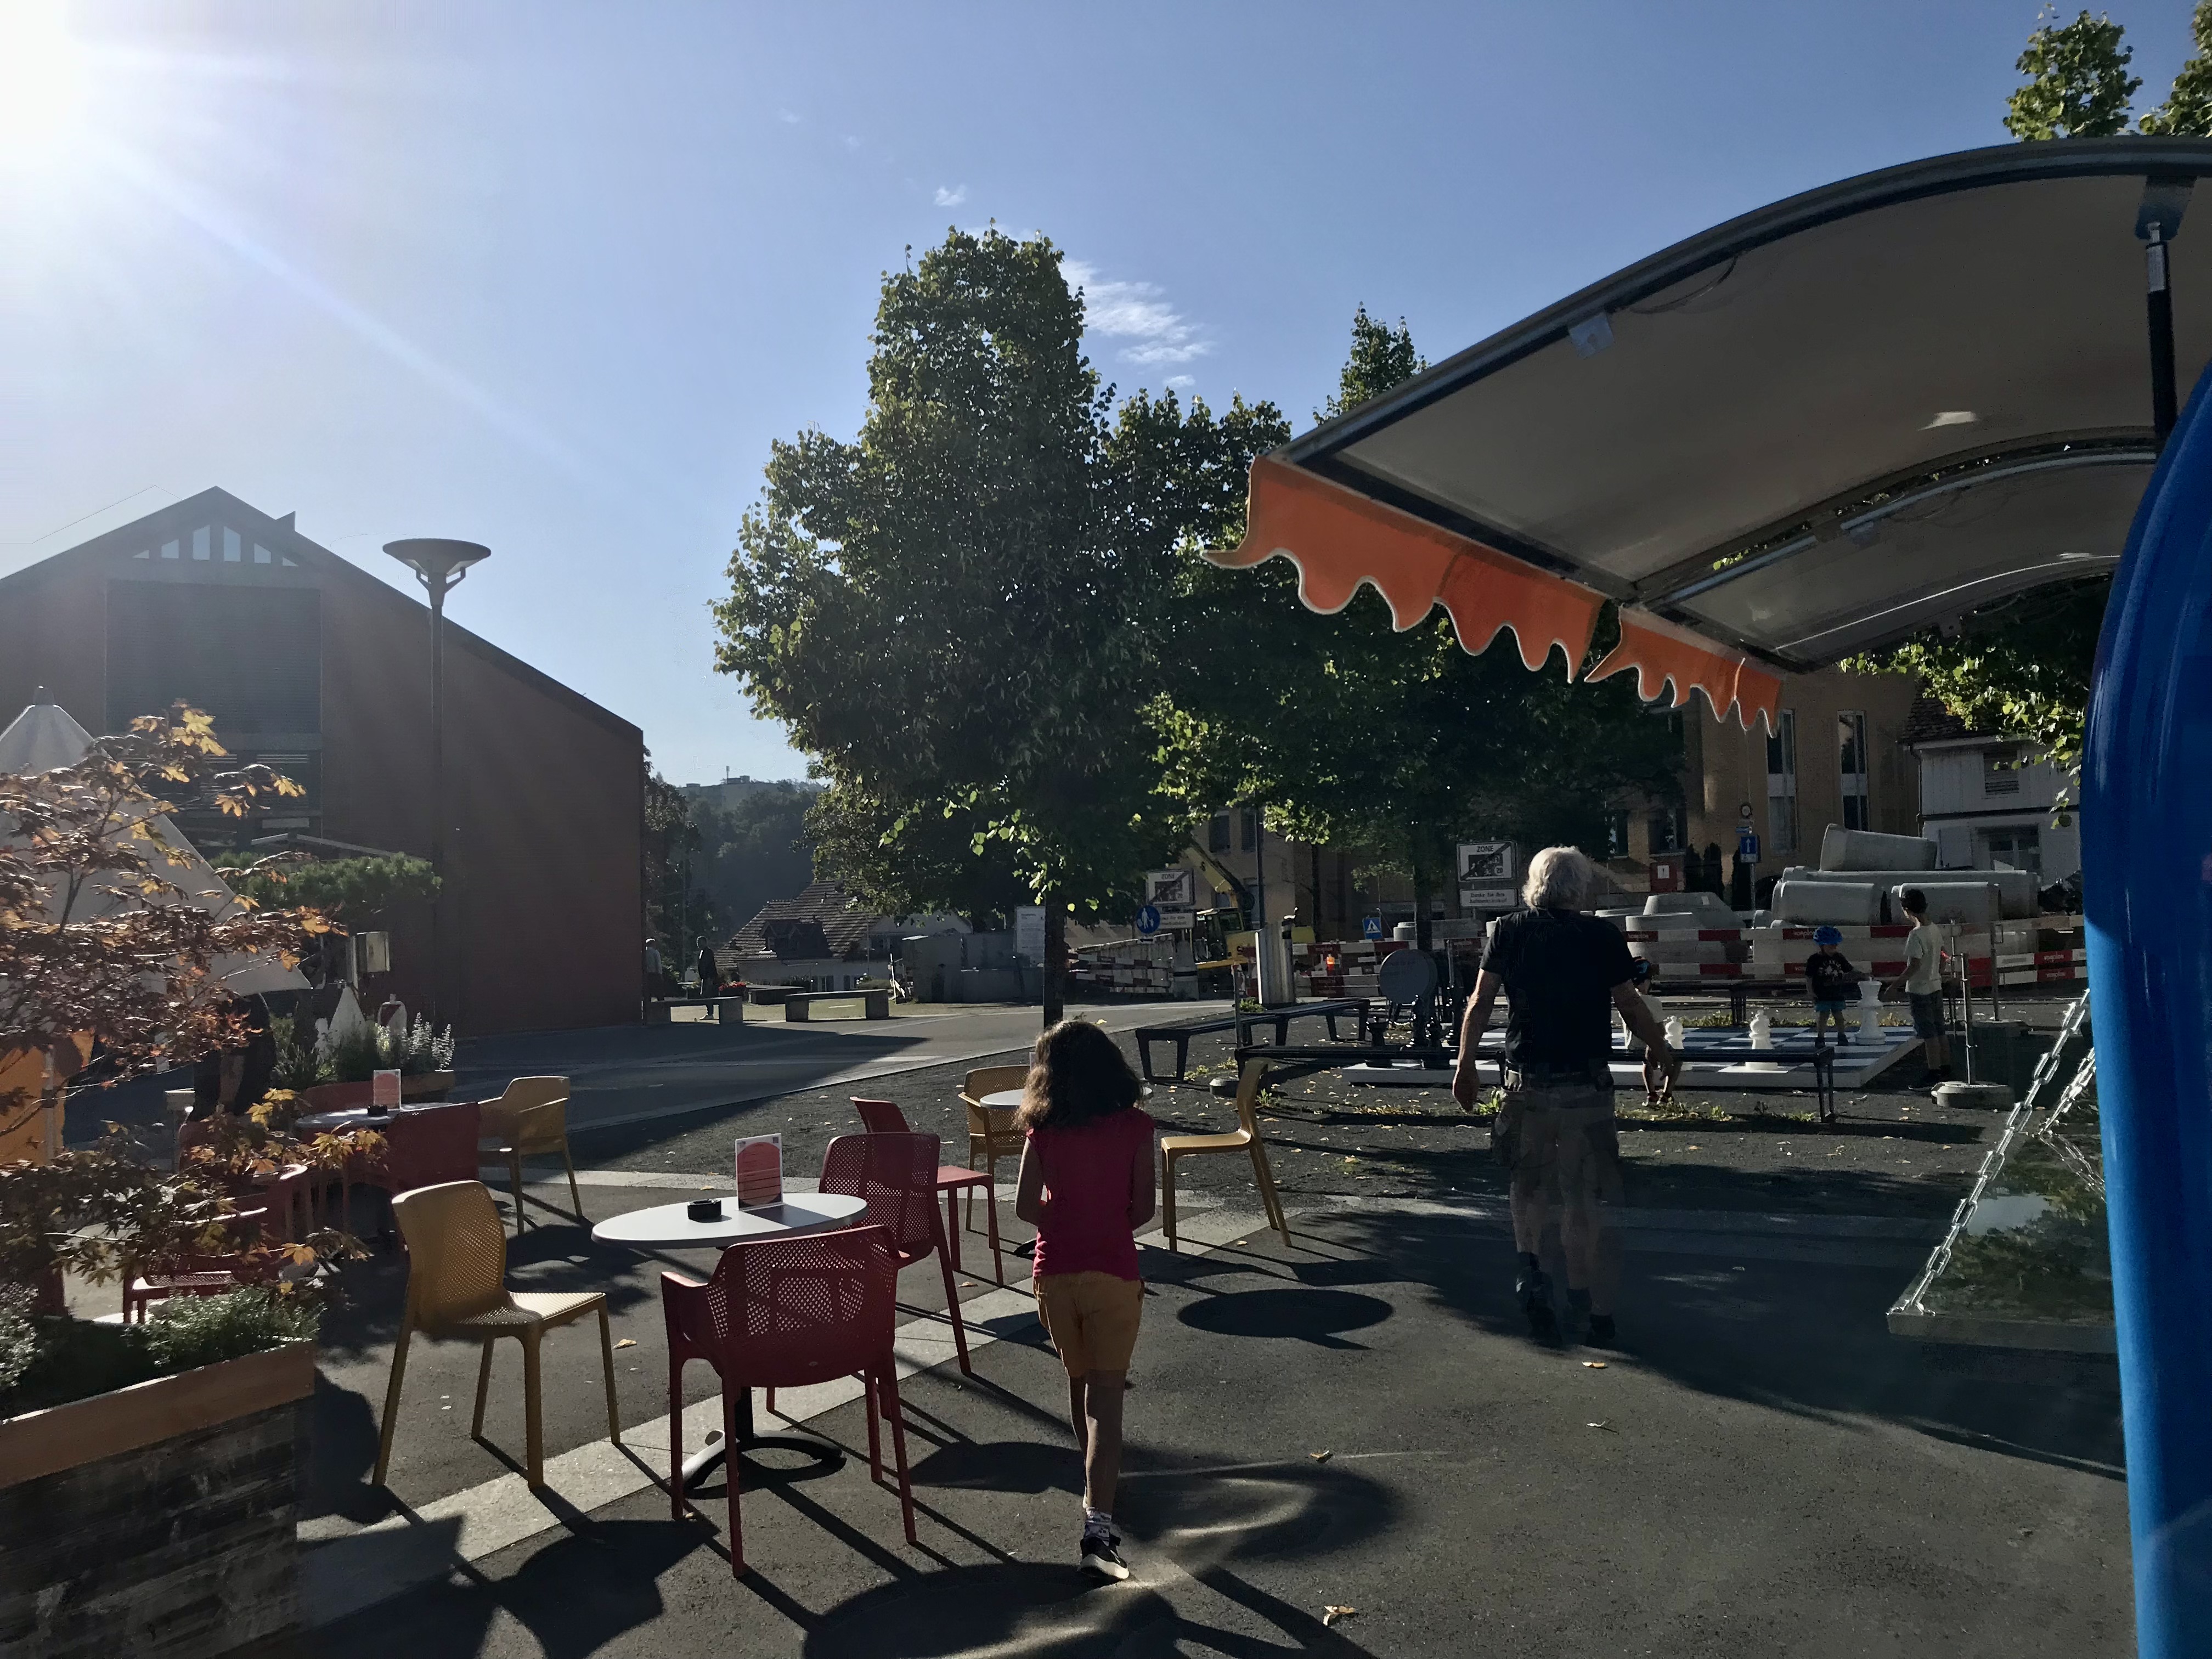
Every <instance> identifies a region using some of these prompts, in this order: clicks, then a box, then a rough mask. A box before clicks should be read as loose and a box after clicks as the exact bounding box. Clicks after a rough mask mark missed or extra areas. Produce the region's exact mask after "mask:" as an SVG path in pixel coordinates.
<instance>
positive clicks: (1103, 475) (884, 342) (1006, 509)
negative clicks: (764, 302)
mask: <svg viewBox="0 0 2212 1659" xmlns="http://www.w3.org/2000/svg"><path fill="white" fill-rule="evenodd" d="M1083 326H1084V307H1083V301H1082V298H1081V296H1080V295H1078V294H1076V293H1074V292H1073V291H1071V290H1070V289H1069V288H1068V285H1067V283H1066V279H1065V277H1064V276H1062V274H1061V270H1060V251H1059V250H1058V249H1057V248H1055V247H1054V246H1053V245H1052V244H1051V242H1050V241H1049V240H1046V239H1045V238H1042V237H1036V238H1032V239H1030V240H1015V239H1013V238H1012V237H1009V236H1006V235H1004V234H1001V233H1000V232H999V231H997V230H995V229H994V230H992V231H989V232H987V233H986V234H983V235H981V236H976V235H970V234H967V233H965V232H962V231H957V230H956V231H953V232H951V234H948V235H947V237H946V239H945V242H944V243H943V244H942V245H941V246H938V247H935V248H932V249H930V250H929V251H928V252H926V253H925V254H923V255H922V257H921V259H920V260H919V261H918V262H916V263H914V264H909V265H908V267H907V268H906V269H904V270H899V271H896V272H892V273H890V275H888V276H886V277H885V278H884V285H883V297H882V301H881V304H880V306H879V307H878V312H877V318H876V329H875V333H874V336H873V344H874V351H873V354H872V356H871V358H870V360H869V368H868V374H869V392H870V398H869V407H868V411H867V414H866V417H865V418H864V420H863V422H862V424H861V428H860V435H859V436H858V437H857V439H855V440H854V441H852V442H849V443H848V442H843V441H838V440H836V439H833V438H831V437H829V435H826V434H823V433H821V432H818V431H817V432H808V433H805V434H803V435H800V436H799V438H797V439H796V440H793V441H790V442H787V443H786V442H779V443H777V444H776V445H775V447H774V450H773V452H772V454H771V456H770V459H769V466H768V486H767V489H766V492H765V494H764V495H763V500H762V501H761V503H760V505H759V506H758V507H757V508H756V509H755V510H754V511H752V512H750V513H748V514H747V515H746V517H745V519H744V523H743V525H742V526H741V528H740V531H739V533H738V550H737V551H736V553H735V554H734V555H733V556H732V559H731V562H730V580H731V592H730V597H729V598H728V599H726V600H725V601H724V602H723V603H722V604H721V605H720V606H718V607H717V621H718V623H719V626H720V633H721V639H720V643H719V645H718V647H717V650H716V665H717V667H718V668H720V670H721V671H724V672H727V673H732V674H735V675H737V676H738V677H739V678H741V679H742V680H743V681H744V684H745V685H746V687H747V689H748V690H749V691H750V695H751V697H752V700H753V705H754V707H755V708H757V710H758V711H759V712H760V713H761V714H763V715H764V716H769V717H772V718H775V719H776V720H781V721H782V722H783V723H784V725H785V726H787V728H788V730H789V731H790V732H791V734H792V740H793V743H794V744H796V745H797V746H798V747H799V748H800V749H801V750H805V752H806V753H808V754H809V755H811V756H813V757H815V758H816V760H817V763H818V765H819V766H820V767H821V769H822V770H823V772H824V773H825V774H826V775H827V776H828V778H829V781H830V782H831V784H832V786H833V787H834V788H836V789H841V790H842V789H850V790H853V791H854V792H855V793H854V795H853V796H851V797H848V799H850V800H859V801H862V802H865V803H867V804H868V805H867V809H866V816H868V817H872V818H873V819H874V820H875V821H878V822H879V823H881V825H882V827H881V829H879V831H878V837H879V842H880V839H881V837H882V836H891V837H892V838H893V841H892V844H891V846H890V848H888V849H886V850H887V851H888V852H893V853H896V852H900V851H901V850H902V848H901V846H900V842H899V839H898V838H899V837H902V836H905V835H906V834H907V832H908V830H909V829H912V830H914V831H915V833H917V834H919V833H920V826H921V824H922V823H924V822H925V820H926V817H927V814H930V813H932V812H934V813H935V814H937V815H938V818H939V820H940V821H942V820H945V818H946V817H948V815H949V816H950V817H951V818H954V819H964V820H965V821H966V822H967V823H969V825H970V826H971V827H970V840H969V848H970V853H971V855H972V856H974V857H975V858H976V859H979V860H980V859H982V858H983V857H984V856H985V854H986V851H987V849H988V848H993V847H994V846H996V847H998V848H1002V849H1003V851H1004V852H1005V854H1006V856H1007V858H1008V859H1009V860H1010V862H1011V866H1012V872H1013V874H1014V876H1015V878H1016V879H1017V880H1018V881H1019V882H1020V883H1022V884H1024V886H1025V887H1026V889H1027V890H1029V891H1030V893H1032V894H1034V895H1035V896H1036V898H1037V900H1038V901H1039V902H1042V904H1043V905H1044V907H1045V912H1046V942H1047V949H1046V955H1047V964H1046V975H1045V1018H1046V1019H1047V1021H1048V1022H1050V1021H1052V1020H1054V1019H1057V1018H1059V1016H1060V1000H1061V976H1060V966H1061V956H1062V951H1063V942H1064V939H1065V921H1066V915H1067V913H1068V910H1069V908H1070V907H1071V906H1072V907H1073V908H1076V909H1078V910H1079V911H1082V912H1085V913H1095V912H1097V911H1099V910H1101V909H1102V908H1103V909H1109V910H1110V909H1125V908H1127V907H1129V906H1130V905H1131V904H1132V903H1133V900H1134V897H1135V896H1136V888H1137V884H1138V881H1139V876H1140V874H1141V872H1142V871H1143V870H1144V869H1145V867H1146V866H1147V865H1148V864H1150V863H1152V862H1154V861H1156V860H1159V859H1160V858H1162V857H1164V855H1165V854H1166V853H1167V852H1168V851H1169V850H1170V848H1172V847H1173V846H1174V845H1175V844H1176V841H1177V839H1178V834H1177V832H1178V830H1179V829H1180V828H1181V826H1180V824H1179V823H1176V820H1175V818H1174V816H1173V805H1174V804H1173V802H1172V801H1171V800H1170V799H1169V798H1168V797H1167V796H1166V795H1165V794H1164V793H1163V792H1162V790H1161V788H1160V777H1159V771H1158V753H1157V749H1158V743H1157V738H1156V737H1155V735H1154V732H1153V726H1152V721H1151V719H1150V718H1149V716H1150V714H1151V713H1152V708H1153V707H1154V705H1155V703H1156V702H1157V697H1158V688H1157V684H1156V682H1157V677H1158V676H1157V661H1156V655H1155V653H1156V651H1157V649H1158V637H1157V629H1156V627H1155V626H1154V623H1155V621H1156V618H1157V617H1158V611H1159V608H1160V607H1161V605H1163V604H1164V602H1165V599H1166V598H1167V595H1168V592H1169V588H1170V585H1171V580H1172V577H1173V574H1174V568H1175V561H1176V549H1177V548H1178V547H1180V546H1181V545H1182V544H1183V543H1184V542H1186V541H1187V540H1188V530H1187V526H1186V524H1185V522H1184V520H1183V517H1182V515H1183V513H1184V511H1185V508H1186V505H1187V503H1188V501H1192V500H1194V499H1200V498H1203V497H1205V496H1206V495H1207V493H1208V492H1207V491H1206V489H1204V488H1202V487H1201V486H1200V484H1199V483H1197V482H1196V481H1194V478H1193V477H1192V476H1191V468H1192V466H1193V465H1194V463H1195V461H1196V459H1197V458H1199V457H1200V456H1201V455H1203V454H1206V453H1208V452H1209V451H1211V452H1212V453H1225V452H1224V447H1223V446H1222V444H1221V443H1220V441H1219V437H1220V434H1219V426H1220V424H1221V423H1218V422H1214V421H1213V420H1212V417H1211V416H1210V414H1209V413H1208V412H1206V410H1204V409H1203V406H1202V405H1194V408H1193V410H1192V411H1191V413H1190V415H1189V416H1188V417H1186V416H1185V415H1184V413H1183V411H1182V409H1181V407H1180V406H1179V404H1177V402H1176V399H1175V398H1173V397H1172V396H1170V397H1169V398H1163V399H1159V400H1157V401H1155V400H1152V399H1148V398H1143V399H1133V400H1132V404H1131V406H1127V407H1125V408H1124V409H1123V410H1122V411H1121V416H1120V418H1118V419H1116V418H1115V417H1114V410H1113V393H1112V391H1111V389H1110V388H1106V387H1102V386H1101V385H1100V383H1099V380H1098V377H1097V374H1096V373H1095V372H1094V371H1093V370H1092V368H1091V364H1090V362H1088V361H1087V360H1086V359H1085V356H1084V355H1083V350H1082V335H1083ZM1235 412H1236V411H1232V414H1234V413H1235ZM1276 418H1277V419H1278V420H1279V417H1276ZM1246 424H1249V419H1247V421H1246ZM1193 426H1196V427H1197V428H1198V432H1197V434H1196V435H1190V434H1188V432H1187V430H1186V429H1187V428H1191V427H1193ZM1170 439H1172V441H1171V442H1170V441H1169V440H1170ZM1243 460H1244V462H1245V464H1246V465H1249V456H1245V457H1243ZM1238 476H1239V477H1240V478H1241V469H1240V470H1239V474H1238ZM1216 493H1218V491H1217V492H1216ZM936 832H937V831H936V827H935V826H933V828H932V829H931V832H930V833H932V834H935V833H936ZM899 861H900V862H902V863H904V862H907V861H906V860H899ZM863 867H864V868H865V867H866V865H865V861H863ZM922 867H923V866H921V864H920V863H918V862H915V863H913V864H912V866H911V872H910V873H911V874H919V873H920V872H921V868H922ZM908 896H909V897H910V898H912V899H915V900H917V901H919V900H921V899H923V898H925V897H933V898H936V899H938V901H939V902H945V903H947V904H951V903H952V902H957V896H956V895H954V894H952V893H950V892H947V893H945V894H942V895H925V894H922V893H921V892H917V891H914V890H912V882H911V880H909V881H908Z"/></svg>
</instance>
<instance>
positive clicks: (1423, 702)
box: [1164, 307, 1680, 947]
mask: <svg viewBox="0 0 2212 1659" xmlns="http://www.w3.org/2000/svg"><path fill="white" fill-rule="evenodd" d="M1421 367H1422V362H1421V359H1420V357H1419V355H1418V354H1417V353H1416V352H1415V351H1414V349H1413V339H1412V337H1411V335H1410V333H1409V332H1408V331H1407V328H1406V325H1404V324H1403V323H1402V322H1401V324H1400V325H1398V327H1397V328H1396V329H1395V330H1392V329H1389V328H1387V327H1385V326H1383V325H1380V324H1377V323H1376V322H1375V321H1374V320H1373V319H1371V318H1370V317H1369V316H1368V314H1367V313H1366V310H1365V308H1364V307H1362V308H1361V309H1360V311H1359V312H1358V314H1357V315H1356V316H1355V317H1354V318H1353V319H1352V349H1351V351H1350V354H1349V355H1348V356H1347V359H1346V363H1345V367H1344V370H1343V373H1342V374H1341V376H1340V380H1339V383H1338V388H1337V392H1336V395H1335V396H1334V398H1331V399H1330V401H1329V404H1328V410H1327V411H1326V412H1328V413H1332V414H1333V413H1337V412H1340V411H1341V410H1346V409H1350V408H1353V407H1356V406H1357V405H1358V404H1363V403H1365V402H1367V401H1369V400H1370V398H1376V397H1379V396H1381V395H1382V394H1383V393H1384V392H1388V391H1389V390H1390V389H1391V387H1392V386H1395V385H1397V384H1399V383H1400V382H1401V381H1402V380H1404V379H1405V378H1406V377H1407V376H1408V375H1411V374H1414V373H1417V372H1419V369H1420V368H1421ZM1227 516H1228V515H1224V517H1225V518H1226V517H1227ZM1226 528H1227V530H1228V532H1229V533H1225V536H1224V539H1225V540H1233V539H1234V535H1233V526H1227V527H1226ZM1182 590H1183V592H1184V595H1185V599H1186V604H1185V605H1184V608H1183V611H1182V615H1183V617H1184V618H1185V620H1184V623H1183V627H1184V629H1185V630H1186V637H1185V641H1184V643H1183V646H1182V648H1180V649H1178V650H1177V651H1176V652H1174V653H1170V662H1171V663H1172V664H1174V665H1180V668H1181V672H1180V673H1179V674H1177V675H1176V676H1175V677H1173V678H1171V681H1170V698H1171V702H1172V710H1171V712H1170V715H1169V716H1168V718H1167V719H1166V720H1164V727H1165V729H1166V730H1167V732H1168V735H1169V739H1170V741H1169V750H1170V754H1171V755H1172V757H1174V762H1175V763H1174V764H1173V765H1172V766H1171V768H1170V780H1171V782H1172V787H1175V788H1176V791H1177V792H1178V793H1179V794H1180V795H1181V796H1182V798H1183V799H1184V801H1185V804H1186V806H1187V808H1188V811H1190V812H1191V814H1192V816H1193V817H1196V816H1197V815H1198V814H1200V812H1204V811H1212V810H1215V809H1216V808H1218V807H1219V806H1222V805H1232V804H1239V805H1241V804H1250V805H1258V806H1260V807H1261V809H1262V810H1263V811H1264V812H1265V814H1266V817H1267V823H1268V826H1269V827H1270V828H1271V829H1276V830H1279V831H1280V832H1282V833H1284V834H1286V835H1291V836H1296V837H1297V838H1298V839H1300V840H1304V841H1310V842H1326V843H1329V844H1333V845H1335V846H1338V847H1342V848H1350V849H1353V850H1355V851H1356V852H1358V854H1361V855H1363V856H1364V857H1365V858H1366V859H1368V860H1370V861H1371V862H1372V863H1374V864H1375V865H1376V866H1380V867H1382V868H1385V869H1389V870H1394V871H1396V872H1400V873H1402V874H1404V875H1406V876H1408V877H1410V878H1411V879H1412V881H1413V887H1414V891H1415V915H1416V926H1417V927H1418V928H1419V938H1420V943H1421V944H1422V945H1423V946H1424V947H1425V946H1426V945H1428V943H1429V938H1430V920H1429V915H1428V910H1429V898H1430V896H1431V894H1432V893H1434V892H1435V891H1436V890H1437V886H1438V884H1440V883H1441V882H1442V881H1443V880H1444V879H1445V876H1446V872H1447V871H1448V870H1449V868H1450V866H1451V860H1452V848H1453V846H1454V844H1455V842H1458V841H1461V840H1463V839H1466V838H1468V836H1470V835H1474V834H1493V835H1498V836H1509V837H1511V838H1513V839H1516V840H1519V841H1522V842H1582V843H1583V844H1584V845H1591V846H1595V845H1597V844H1598V843H1599V841H1600V838H1601V836H1602V833H1603V828H1604V820H1603V814H1604V811H1605V808H1606V805H1607V800H1608V798H1609V797H1610V796H1611V795H1613V793H1617V792H1618V791H1620V790H1621V789H1622V788H1624V787H1636V788H1638V789H1641V790H1644V791H1645V792H1647V793H1652V794H1655V795H1657V796H1659V797H1660V798H1662V799H1668V798H1672V797H1674V796H1677V795H1679V793H1680V781H1679V771H1678V769H1679V766H1680V742H1679V739H1678V738H1677V737H1676V736H1675V732H1674V726H1673V725H1672V723H1670V722H1668V721H1667V720H1662V719H1658V718H1656V717H1654V716H1652V715H1650V714H1647V713H1646V712H1645V711H1644V709H1643V708H1642V706H1641V705H1640V704H1639V703H1638V702H1637V700H1636V697H1635V696H1634V693H1633V691H1632V689H1631V686H1630V683H1629V682H1627V681H1626V680H1620V681H1612V682H1607V684H1602V685H1599V686H1583V685H1580V684H1569V683H1568V681H1567V679H1566V677H1565V673H1564V671H1563V665H1561V664H1559V662H1557V661H1556V660H1555V661H1554V662H1553V664H1552V665H1550V666H1549V668H1548V669H1547V671H1545V672H1542V673H1538V674H1530V673H1529V672H1528V671H1527V670H1526V668H1524V667H1523V666H1522V663H1521V661H1520V659H1519V656H1518V653H1516V651H1514V650H1513V649H1512V648H1511V647H1509V646H1507V645H1505V644H1504V642H1503V641H1500V642H1499V644H1498V645H1497V646H1494V647H1492V649H1490V650H1488V651H1486V652H1485V653H1482V654H1481V655H1480V656H1473V655H1470V654H1468V653H1467V652H1466V651H1464V650H1462V648H1461V647H1460V645H1459V642H1458V641H1457V639H1456V637H1455V635H1454V633H1453V631H1452V628H1451V624H1450V623H1449V621H1448V620H1447V619H1446V618H1444V617H1442V616H1439V615H1431V617H1428V618H1426V619H1425V620H1424V621H1422V622H1420V623H1416V624H1415V625H1414V626H1413V628H1412V629H1408V630H1407V632H1405V633H1403V634H1401V633H1399V632H1397V631H1396V629H1395V626H1394V624H1393V622H1392V619H1391V615H1390V610H1389V605H1387V604H1385V603H1384V602H1383V599H1381V597H1380V596H1379V595H1377V594H1375V593H1373V592H1369V591H1365V590H1363V591H1362V592H1360V593H1359V594H1358V597H1356V598H1355V599H1353V600H1352V603H1351V604H1350V605H1347V606H1346V608H1345V609H1344V610H1343V611H1340V612H1339V613H1337V614H1336V615H1334V616H1327V617H1324V616H1321V615H1318V614H1316V612H1314V611H1310V610H1308V609H1307V608H1306V607H1305V606H1304V605H1303V604H1302V603H1301V602H1300V601H1299V599H1298V597H1297V573H1296V571H1295V570H1294V569H1292V568H1291V567H1290V566H1289V564H1288V563H1287V562H1278V561H1273V560H1271V561H1269V562H1267V563H1266V564H1263V565H1261V566H1259V567H1258V568H1255V569H1251V570H1241V571H1228V570H1223V569H1221V568H1218V567H1216V566H1213V565H1211V564H1206V563H1204V562H1200V561H1199V560H1197V559H1196V558H1195V557H1193V558H1192V559H1191V560H1190V561H1189V562H1188V564H1187V566H1186V568H1185V569H1184V571H1183V574H1182Z"/></svg>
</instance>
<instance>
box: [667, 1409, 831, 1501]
mask: <svg viewBox="0 0 2212 1659" xmlns="http://www.w3.org/2000/svg"><path fill="white" fill-rule="evenodd" d="M737 1419H738V1437H737V1450H738V1455H739V1456H743V1455H744V1454H745V1453H747V1452H749V1451H756V1450H758V1449H761V1448H763V1447H766V1448H768V1449H770V1450H772V1451H794V1452H801V1453H804V1454H805V1455H807V1456H809V1457H811V1458H815V1459H817V1461H819V1462H824V1463H828V1462H842V1461H843V1459H844V1456H845V1451H844V1449H843V1448H842V1446H833V1445H831V1444H830V1443H829V1442H828V1441H826V1440H817V1439H816V1438H814V1437H812V1436H811V1435H803V1434H756V1433H754V1432H753V1391H752V1390H751V1389H746V1390H745V1396H744V1402H743V1403H742V1404H740V1405H739V1406H738V1411H737ZM729 1454H730V1442H729V1441H727V1440H714V1441H709V1442H708V1443H707V1444H706V1445H704V1446H702V1447H701V1448H700V1449H698V1450H697V1451H696V1452H693V1453H692V1454H691V1455H690V1456H689V1457H687V1458H685V1459H684V1474H683V1486H682V1488H681V1490H683V1491H684V1492H690V1491H691V1490H692V1489H693V1488H695V1487H696V1486H699V1485H700V1484H701V1483H702V1481H704V1480H706V1478H707V1477H708V1475H710V1474H713V1473H714V1471H715V1470H716V1469H718V1468H721V1467H722V1461H723V1459H725V1458H726V1457H727V1456H728V1455H729Z"/></svg>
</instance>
